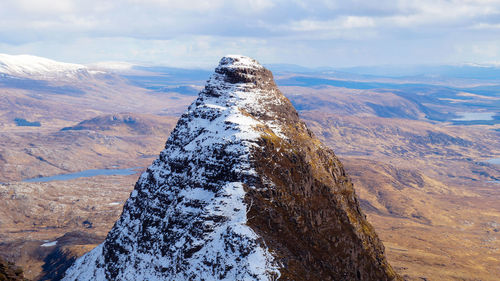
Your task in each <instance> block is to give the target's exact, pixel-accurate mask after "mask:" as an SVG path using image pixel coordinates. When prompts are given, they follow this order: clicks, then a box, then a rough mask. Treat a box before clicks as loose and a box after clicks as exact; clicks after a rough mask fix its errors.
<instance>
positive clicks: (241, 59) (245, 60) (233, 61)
mask: <svg viewBox="0 0 500 281" xmlns="http://www.w3.org/2000/svg"><path fill="white" fill-rule="evenodd" d="M218 67H219V68H240V69H241V68H250V69H262V68H264V67H263V66H262V65H260V63H259V62H258V61H256V60H254V59H252V58H250V57H246V56H242V55H227V56H225V57H223V58H222V59H221V60H220V62H219V66H218Z"/></svg>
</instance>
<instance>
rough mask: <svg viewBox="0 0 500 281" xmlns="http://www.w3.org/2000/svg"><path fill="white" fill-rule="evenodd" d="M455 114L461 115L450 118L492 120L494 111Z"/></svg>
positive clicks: (458, 119) (456, 119)
mask: <svg viewBox="0 0 500 281" xmlns="http://www.w3.org/2000/svg"><path fill="white" fill-rule="evenodd" d="M457 114H458V115H461V117H460V118H455V119H451V120H452V121H479V120H484V121H490V120H493V116H495V113H494V112H461V113H457Z"/></svg>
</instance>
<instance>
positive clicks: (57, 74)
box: [0, 54, 92, 80]
mask: <svg viewBox="0 0 500 281" xmlns="http://www.w3.org/2000/svg"><path fill="white" fill-rule="evenodd" d="M0 73H3V74H6V75H9V76H15V77H22V78H30V79H42V80H44V79H57V78H77V77H81V76H88V75H89V74H92V73H91V72H90V71H89V69H88V68H87V67H86V66H84V65H81V64H74V63H65V62H58V61H54V60H51V59H47V58H42V57H37V56H32V55H7V54H0Z"/></svg>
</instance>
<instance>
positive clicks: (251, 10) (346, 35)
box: [0, 0, 500, 65]
mask: <svg viewBox="0 0 500 281" xmlns="http://www.w3.org/2000/svg"><path fill="white" fill-rule="evenodd" d="M499 25H500V1H498V0H497V1H495V0H475V1H474V0H420V1H414V0H412V1H410V0H379V1H365V0H353V1H340V0H338V1H336V0H307V1H306V0H274V1H271V0H233V1H228V0H212V1H205V0H192V1H185V0H184V1H181V0H121V1H120V0H58V1H51V0H50V1H49V0H3V1H1V2H0V26H3V27H4V28H1V29H0V46H3V47H2V48H0V52H7V51H8V50H21V49H23V48H26V46H31V47H30V49H33V50H34V51H37V52H38V53H49V52H48V51H47V50H48V47H44V46H52V48H55V46H60V47H57V48H58V49H62V48H64V46H68V48H69V47H71V48H76V50H78V51H79V52H80V53H81V55H79V56H78V57H77V59H83V58H84V57H86V58H87V59H88V58H90V57H92V55H86V54H85V53H86V52H88V50H86V49H84V47H80V48H79V47H78V45H75V44H74V42H85V43H84V44H83V45H86V46H101V47H96V49H97V50H96V51H98V50H99V48H104V49H106V50H108V49H109V50H112V49H115V50H116V51H115V52H112V51H110V54H113V53H116V52H117V51H118V50H120V52H127V54H124V56H123V57H134V56H135V55H136V54H135V53H137V52H135V53H134V52H133V49H134V48H136V47H138V46H140V47H142V48H145V49H147V50H150V49H151V48H149V47H148V44H151V45H152V46H157V47H162V46H163V47H165V45H163V43H162V44H159V43H158V42H164V43H165V44H167V43H168V44H172V45H173V46H175V50H174V49H173V48H169V49H170V50H171V51H172V52H174V53H177V54H179V55H180V56H189V55H190V54H191V55H192V54H197V55H198V56H199V57H200V58H201V57H203V56H206V57H210V56H211V55H210V54H211V53H219V52H218V51H219V49H223V50H227V49H229V50H230V51H232V52H234V51H236V52H238V50H240V49H241V50H242V51H243V50H244V51H246V52H250V53H255V54H263V53H266V54H268V55H269V56H271V54H272V55H275V54H274V53H273V52H275V51H274V50H278V48H282V50H281V52H280V51H276V52H277V53H278V54H276V57H279V58H280V59H281V60H283V62H289V63H293V62H294V61H293V60H295V59H301V58H297V57H296V55H295V54H296V53H297V52H304V51H306V50H307V51H308V52H312V53H321V54H325V55H328V54H330V55H332V56H334V55H347V56H349V57H350V59H351V60H352V62H353V63H356V64H359V63H363V60H365V61H370V62H384V61H392V60H393V59H395V58H396V57H397V58H399V59H401V60H405V61H404V62H403V63H409V62H414V61H415V60H416V58H415V57H414V56H412V53H415V52H418V53H422V50H421V49H424V50H426V49H429V44H430V46H435V48H434V49H435V50H434V51H432V50H428V51H427V54H426V55H424V58H423V59H424V60H425V58H426V57H427V58H429V59H428V60H431V58H432V59H435V58H436V57H437V58H441V59H442V60H445V59H446V58H447V57H450V56H449V53H447V52H449V49H452V50H454V51H455V52H458V51H457V49H456V48H453V46H459V45H464V44H466V42H467V41H470V40H471V39H472V38H473V39H474V40H479V41H481V42H488V41H489V40H490V41H491V40H492V39H489V38H495V37H498V26H499ZM5 27H8V28H5ZM103 38H105V39H103ZM104 42H107V43H104ZM138 42H142V43H138ZM148 42H149V43H148ZM219 42H224V44H219ZM245 42H246V43H245ZM410 42H411V44H410ZM424 43H425V44H426V45H424ZM119 44H128V45H127V47H126V48H125V47H124V46H123V45H119ZM225 44H227V45H225ZM245 44H246V45H245ZM261 44H262V45H261ZM398 45H401V46H406V47H407V49H402V48H398V47H397V46H398ZM34 46H37V47H34ZM228 46H232V47H228ZM366 46H373V48H377V49H378V51H377V52H373V51H371V50H369V49H367V47H366ZM264 47H265V48H266V49H267V50H269V51H265V50H262V48H264ZM16 48H17V49H16ZM238 48H239V49H238ZM252 48H253V49H252ZM90 50H93V49H92V48H91V49H90ZM394 51H397V54H401V56H399V55H398V56H395V54H394ZM432 52H443V53H444V55H443V54H440V55H437V56H436V54H434V53H432ZM368 53H369V54H374V55H376V56H377V58H376V59H375V60H373V59H372V58H366V56H365V54H368ZM284 54H288V55H289V56H290V57H286V56H285V55H284ZM403 54H404V55H403ZM405 56H407V57H408V58H406V59H405V58H404V57H405ZM477 56H478V57H477V58H478V59H480V56H479V55H477ZM499 56H500V55H499ZM145 57H146V56H144V55H142V56H141V58H145ZM150 57H151V58H155V59H156V60H159V61H160V60H165V58H168V57H169V56H168V55H167V54H165V53H163V52H161V51H160V52H152V50H151V54H150ZM452 57H453V56H452ZM453 58H454V59H457V58H456V56H454V57H453ZM332 60H333V58H332ZM496 60H500V57H497V58H496ZM181 61H182V60H181ZM308 62H309V64H311V65H312V64H321V63H322V62H325V59H317V60H316V59H314V60H312V59H311V60H309V61H308Z"/></svg>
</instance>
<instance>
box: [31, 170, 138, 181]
mask: <svg viewBox="0 0 500 281" xmlns="http://www.w3.org/2000/svg"><path fill="white" fill-rule="evenodd" d="M139 169H142V167H134V168H128V169H95V170H85V171H81V172H77V173H70V174H61V175H55V176H50V177H40V178H32V179H25V180H23V182H50V181H64V180H72V179H76V178H89V177H95V176H117V175H119V176H128V175H133V174H136V173H138V171H137V170H139Z"/></svg>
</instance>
